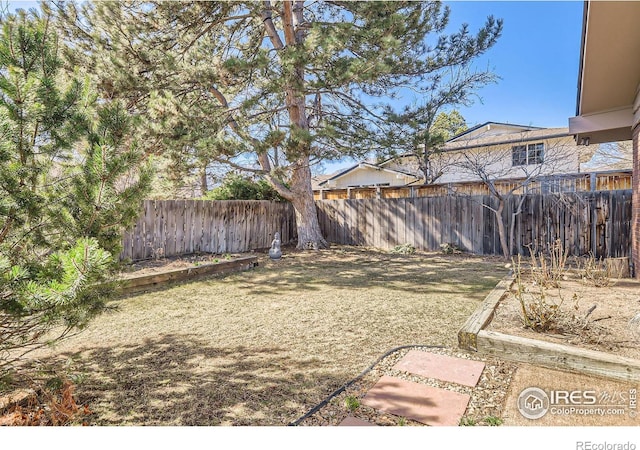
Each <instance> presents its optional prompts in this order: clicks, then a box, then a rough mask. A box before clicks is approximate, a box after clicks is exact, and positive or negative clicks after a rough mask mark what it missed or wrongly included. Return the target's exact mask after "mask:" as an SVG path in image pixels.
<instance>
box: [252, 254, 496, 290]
mask: <svg viewBox="0 0 640 450" xmlns="http://www.w3.org/2000/svg"><path fill="white" fill-rule="evenodd" d="M506 273H507V271H506V270H504V271H501V270H499V269H498V268H497V266H496V265H495V264H488V263H486V262H483V261H482V260H468V261H464V262H462V261H453V262H451V261H448V260H440V261H426V262H420V261H417V260H416V259H412V258H411V257H387V258H384V259H366V258H358V259H356V260H350V261H345V262H341V261H332V262H331V263H327V262H325V261H316V262H314V261H304V262H301V263H300V264H299V265H294V264H289V265H287V266H282V267H277V266H274V267H269V268H267V269H263V270H259V271H255V272H251V273H245V274H243V278H242V283H241V284H243V285H244V286H243V289H246V290H247V291H248V292H249V293H251V294H254V295H261V296H264V295H282V294H288V293H290V292H291V291H299V290H304V291H316V290H319V289H320V286H323V285H327V284H329V285H331V286H334V287H337V288H345V289H350V290H356V289H369V288H371V287H375V286H381V287H384V288H387V289H391V290H398V291H403V292H408V293H416V294H432V293H434V292H444V293H448V294H464V295H469V294H472V295H473V294H474V293H475V292H478V291H484V290H489V289H491V288H493V287H494V286H495V284H496V283H497V282H498V281H499V280H500V278H501V277H502V276H504V275H506ZM257 279H259V282H253V281H254V280H257ZM244 282H247V283H244ZM481 297H482V295H481Z"/></svg>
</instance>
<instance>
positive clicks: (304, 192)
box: [291, 157, 329, 250]
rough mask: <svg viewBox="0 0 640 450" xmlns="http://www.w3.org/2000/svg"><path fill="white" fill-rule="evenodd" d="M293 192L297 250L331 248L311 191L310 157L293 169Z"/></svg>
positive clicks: (300, 161) (302, 159) (299, 162)
mask: <svg viewBox="0 0 640 450" xmlns="http://www.w3.org/2000/svg"><path fill="white" fill-rule="evenodd" d="M291 192H292V193H293V197H292V198H291V203H292V204H293V208H294V209H295V212H296V227H297V230H298V245H297V248H299V249H314V250H318V249H321V248H329V244H328V243H327V241H326V240H325V239H324V237H323V236H322V231H321V230H320V222H318V210H317V209H316V203H315V201H314V200H313V191H312V190H311V169H310V168H309V158H308V157H305V158H301V160H299V161H298V162H297V164H296V165H295V166H294V168H293V173H292V176H291Z"/></svg>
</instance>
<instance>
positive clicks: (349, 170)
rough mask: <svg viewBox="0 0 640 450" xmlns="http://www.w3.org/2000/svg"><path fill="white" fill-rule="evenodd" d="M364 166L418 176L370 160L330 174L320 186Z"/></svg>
mask: <svg viewBox="0 0 640 450" xmlns="http://www.w3.org/2000/svg"><path fill="white" fill-rule="evenodd" d="M363 167H368V168H370V169H375V170H382V171H385V172H389V173H394V174H400V175H405V176H408V177H413V178H416V176H415V175H414V174H412V173H409V172H404V171H401V170H395V169H387V168H386V167H381V166H380V165H375V164H371V163H368V162H360V163H358V164H355V165H354V166H351V167H349V168H347V169H345V170H343V171H341V172H338V173H335V174H334V175H330V176H329V177H327V178H326V179H325V180H323V181H321V182H320V183H318V186H319V187H320V188H321V187H323V186H324V185H326V184H327V183H328V182H329V181H330V180H335V179H337V178H340V177H342V176H344V175H346V174H348V173H349V172H352V171H354V170H356V169H360V168H363Z"/></svg>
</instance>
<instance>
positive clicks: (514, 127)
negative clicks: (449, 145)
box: [447, 122, 541, 142]
mask: <svg viewBox="0 0 640 450" xmlns="http://www.w3.org/2000/svg"><path fill="white" fill-rule="evenodd" d="M491 125H498V126H499V127H502V128H511V129H512V130H513V131H514V132H522V131H528V130H540V129H541V128H540V127H532V126H529V125H517V124H513V123H503V122H485V123H481V124H480V125H476V126H474V127H471V128H469V129H467V130H465V131H463V132H462V133H459V134H456V135H455V136H453V137H452V138H451V139H449V140H448V141H447V142H452V141H457V140H459V139H460V138H462V137H464V136H468V135H469V134H473V133H474V132H476V131H479V130H481V129H483V128H487V129H489V128H490V127H491Z"/></svg>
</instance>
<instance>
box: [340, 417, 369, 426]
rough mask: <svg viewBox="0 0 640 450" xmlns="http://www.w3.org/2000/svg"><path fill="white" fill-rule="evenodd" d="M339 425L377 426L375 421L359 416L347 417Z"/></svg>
mask: <svg viewBox="0 0 640 450" xmlns="http://www.w3.org/2000/svg"><path fill="white" fill-rule="evenodd" d="M338 426H339V427H377V425H376V424H375V423H371V422H367V421H366V420H362V419H358V418H357V417H351V416H348V417H345V418H344V420H343V421H342V422H340V423H339V424H338Z"/></svg>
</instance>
